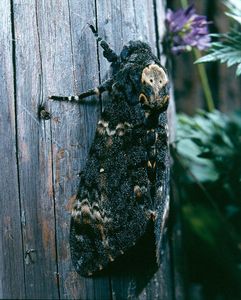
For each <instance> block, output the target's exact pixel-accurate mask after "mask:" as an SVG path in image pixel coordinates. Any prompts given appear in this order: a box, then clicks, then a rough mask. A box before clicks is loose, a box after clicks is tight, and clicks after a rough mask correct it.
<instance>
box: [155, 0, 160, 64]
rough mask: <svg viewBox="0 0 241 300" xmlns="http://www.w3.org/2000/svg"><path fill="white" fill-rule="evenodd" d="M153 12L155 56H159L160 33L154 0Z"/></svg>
mask: <svg viewBox="0 0 241 300" xmlns="http://www.w3.org/2000/svg"><path fill="white" fill-rule="evenodd" d="M153 14H154V26H155V35H156V50H157V57H158V58H159V59H160V58H161V51H160V45H159V42H160V34H159V29H158V16H157V4H156V0H153Z"/></svg>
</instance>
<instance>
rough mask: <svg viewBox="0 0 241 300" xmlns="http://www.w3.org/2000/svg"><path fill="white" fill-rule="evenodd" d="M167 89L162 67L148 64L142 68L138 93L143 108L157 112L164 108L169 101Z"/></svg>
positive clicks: (166, 79)
mask: <svg viewBox="0 0 241 300" xmlns="http://www.w3.org/2000/svg"><path fill="white" fill-rule="evenodd" d="M168 90H169V85H168V77H167V74H166V72H165V71H164V69H163V68H162V67H160V66H159V65H157V64H150V65H148V66H147V67H145V68H144V69H143V71H142V74H141V91H140V95H139V101H140V103H141V104H142V107H143V109H145V110H149V111H157V112H162V111H164V110H166V109H167V106H168V102H169V94H168Z"/></svg>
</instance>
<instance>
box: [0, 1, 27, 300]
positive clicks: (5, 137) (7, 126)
mask: <svg viewBox="0 0 241 300" xmlns="http://www.w3.org/2000/svg"><path fill="white" fill-rule="evenodd" d="M0 27H1V34H0V43H1V47H2V48H1V55H0V78H1V79H2V80H1V84H0V99H1V110H2V112H1V116H0V137H1V142H0V158H1V159H0V172H1V175H0V189H1V193H0V220H1V225H0V298H1V299H4V298H5V299H6V298H24V297H25V282H24V265H23V245H22V230H21V214H20V202H19V196H20V195H19V186H18V174H17V172H18V162H17V157H16V152H17V150H18V145H17V144H16V120H15V113H16V110H15V99H14V93H15V85H14V64H13V63H14V62H13V54H14V49H13V46H12V39H13V32H12V24H11V6H10V3H9V1H7V0H6V1H5V0H3V1H1V2H0Z"/></svg>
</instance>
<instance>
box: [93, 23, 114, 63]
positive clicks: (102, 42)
mask: <svg viewBox="0 0 241 300" xmlns="http://www.w3.org/2000/svg"><path fill="white" fill-rule="evenodd" d="M89 26H90V29H91V30H92V32H93V33H94V35H95V37H96V39H97V42H100V46H101V47H102V48H103V49H104V51H103V55H104V57H105V58H106V59H107V60H108V61H109V62H115V61H117V59H118V55H117V54H116V53H115V51H114V50H113V49H111V48H110V46H109V45H108V43H107V42H106V41H105V40H103V39H102V38H101V37H99V35H98V32H97V30H96V29H95V28H94V26H93V25H89Z"/></svg>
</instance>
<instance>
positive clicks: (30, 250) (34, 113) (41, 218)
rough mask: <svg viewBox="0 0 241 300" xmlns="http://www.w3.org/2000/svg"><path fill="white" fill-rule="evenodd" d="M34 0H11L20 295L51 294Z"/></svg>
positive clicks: (52, 253)
mask: <svg viewBox="0 0 241 300" xmlns="http://www.w3.org/2000/svg"><path fill="white" fill-rule="evenodd" d="M35 4H36V3H35V2H34V1H20V0H19V1H14V4H13V16H14V24H13V25H14V29H15V40H16V41H15V49H16V51H15V55H16V56H15V62H16V75H15V76H16V87H17V90H16V103H17V112H18V114H17V128H18V132H17V139H18V146H19V147H18V160H19V183H20V195H21V207H22V215H23V216H24V220H23V241H24V252H25V254H24V255H25V279H26V298H28V299H33V298H35V297H36V295H37V297H38V298H40V299H56V298H58V286H57V280H56V272H57V267H56V245H55V215H54V205H53V204H54V203H53V193H52V190H51V181H52V170H51V168H52V165H51V160H52V157H51V155H52V153H51V143H50V142H49V137H50V128H49V123H47V122H45V123H44V122H40V120H39V118H38V106H39V104H41V102H42V101H43V97H44V95H43V90H44V88H45V87H44V85H43V79H42V77H43V74H42V57H41V55H42V52H41V49H40V36H39V28H38V26H39V25H38V22H39V20H38V11H37V7H36V5H35Z"/></svg>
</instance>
